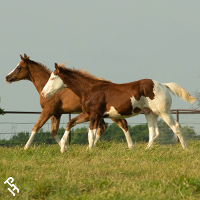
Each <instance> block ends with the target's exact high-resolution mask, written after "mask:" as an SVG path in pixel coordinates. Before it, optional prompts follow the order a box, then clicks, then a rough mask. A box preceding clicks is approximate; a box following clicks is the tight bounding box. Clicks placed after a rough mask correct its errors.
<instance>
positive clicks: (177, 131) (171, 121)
mask: <svg viewBox="0 0 200 200" xmlns="http://www.w3.org/2000/svg"><path fill="white" fill-rule="evenodd" d="M159 117H161V118H162V119H163V120H164V121H165V122H166V123H167V124H168V126H169V127H170V128H171V129H172V131H173V132H174V133H175V134H176V135H177V136H178V138H179V140H180V142H181V145H182V147H183V149H188V146H187V143H186V141H185V139H184V137H183V134H182V132H181V126H180V124H179V123H178V122H177V121H176V120H175V119H174V118H173V117H172V115H171V113H170V111H168V112H167V113H161V114H160V115H159Z"/></svg>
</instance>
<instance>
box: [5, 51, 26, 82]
mask: <svg viewBox="0 0 200 200" xmlns="http://www.w3.org/2000/svg"><path fill="white" fill-rule="evenodd" d="M20 57H21V62H20V63H19V64H18V65H17V67H15V69H14V70H13V71H12V72H10V73H9V74H8V75H7V76H6V77H5V80H6V82H7V83H12V82H15V81H19V80H23V79H26V80H30V76H29V67H28V65H29V63H30V60H29V57H28V56H27V55H26V54H24V57H23V56H22V55H20Z"/></svg>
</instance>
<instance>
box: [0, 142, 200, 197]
mask: <svg viewBox="0 0 200 200" xmlns="http://www.w3.org/2000/svg"><path fill="white" fill-rule="evenodd" d="M146 145H147V144H146V143H142V142H141V143H136V144H135V146H136V150H129V149H128V148H127V144H126V143H123V142H122V143H119V142H100V143H98V144H97V146H96V147H95V148H94V149H93V150H92V151H88V150H87V146H86V145H72V146H70V147H69V148H68V149H67V151H66V152H65V153H64V154H61V153H60V148H59V146H58V145H52V146H47V145H40V146H38V147H31V148H30V149H28V150H26V151H24V150H23V147H19V146H17V147H12V148H2V147H1V148H0V199H3V200H6V199H9V200H10V199H15V200H17V199H20V200H22V199H53V200H57V199H61V200H63V199H73V200H74V199H87V200H90V199H92V200H93V199H103V200H104V199H125V200H128V199H134V200H137V199H148V200H151V199H152V200H155V199H177V200H180V199H200V141H190V142H189V143H188V145H189V150H186V151H184V150H183V149H182V147H181V145H180V144H179V145H173V146H172V145H168V146H164V145H154V146H153V148H151V149H147V150H146V149H145V148H146ZM8 177H13V178H14V182H13V184H15V185H16V186H17V187H18V188H19V194H16V196H15V197H13V196H12V194H11V193H10V192H9V191H8V187H9V185H8V184H4V181H5V180H6V179H7V178H8Z"/></svg>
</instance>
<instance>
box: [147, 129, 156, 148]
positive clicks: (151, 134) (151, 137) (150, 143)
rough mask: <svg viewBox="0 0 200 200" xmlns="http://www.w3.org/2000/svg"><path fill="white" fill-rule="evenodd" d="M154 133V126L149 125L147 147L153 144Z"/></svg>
mask: <svg viewBox="0 0 200 200" xmlns="http://www.w3.org/2000/svg"><path fill="white" fill-rule="evenodd" d="M154 133H155V132H154V127H149V143H148V145H147V148H149V147H151V146H152V145H153V138H154Z"/></svg>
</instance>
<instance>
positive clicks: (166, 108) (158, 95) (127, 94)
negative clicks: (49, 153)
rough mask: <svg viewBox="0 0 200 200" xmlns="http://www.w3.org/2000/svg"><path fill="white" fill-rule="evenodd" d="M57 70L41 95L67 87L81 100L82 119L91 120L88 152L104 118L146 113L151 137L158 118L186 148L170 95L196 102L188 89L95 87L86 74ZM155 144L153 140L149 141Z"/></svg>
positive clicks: (147, 84) (151, 84) (148, 83)
mask: <svg viewBox="0 0 200 200" xmlns="http://www.w3.org/2000/svg"><path fill="white" fill-rule="evenodd" d="M55 68H56V70H55V71H54V72H53V73H52V74H51V77H50V79H49V81H48V82H47V84H46V86H45V87H44V88H43V91H42V95H43V96H44V97H45V98H48V97H50V96H52V95H53V94H55V93H56V92H58V91H60V90H61V89H62V88H65V87H67V88H70V89H71V90H72V91H73V92H74V93H75V94H76V95H77V96H78V97H79V98H80V100H81V106H82V110H83V112H82V113H81V114H80V115H79V118H80V119H81V118H89V120H90V125H89V132H88V140H89V149H91V148H92V147H93V145H94V141H95V137H96V131H97V128H98V124H99V122H100V120H101V119H102V118H115V119H120V118H127V117H131V116H135V115H138V114H139V113H141V112H144V114H145V116H146V119H147V123H148V127H149V134H150V138H153V137H154V138H155V137H157V136H158V135H159V131H158V126H157V117H158V116H159V117H161V118H162V119H163V120H164V121H165V122H166V123H167V124H168V125H169V127H170V128H171V129H172V130H173V132H174V133H175V134H176V135H177V136H178V137H179V140H180V142H181V145H182V147H183V148H184V149H185V148H187V143H186V141H185V140H184V138H183V135H182V133H181V129H180V125H179V123H178V122H177V121H175V120H174V118H173V117H172V115H171V112H170V107H171V104H172V98H171V95H170V92H171V93H173V94H175V95H177V96H178V97H180V98H181V99H183V100H185V101H187V102H189V103H193V102H194V101H196V98H194V97H192V96H190V94H189V93H188V92H187V91H186V90H185V89H183V88H182V87H180V86H178V85H177V84H176V83H165V84H162V83H159V82H157V81H154V80H151V79H142V80H139V81H135V82H130V83H124V84H115V83H111V82H109V83H108V82H98V83H96V84H95V82H96V80H95V79H93V77H91V76H88V75H84V74H83V73H82V72H80V71H79V70H75V69H68V68H65V67H64V66H63V65H59V66H58V65H57V64H55ZM61 91H63V90H61ZM69 124H70V123H69ZM69 128H70V127H69V126H68V125H67V129H66V131H65V134H64V135H63V137H62V139H61V152H63V151H64V146H65V143H66V140H67V136H68V134H69V130H70V129H69ZM152 141H153V140H152V139H150V141H149V142H152ZM149 146H151V144H149Z"/></svg>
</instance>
